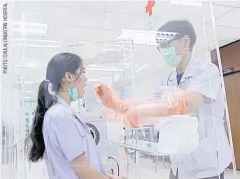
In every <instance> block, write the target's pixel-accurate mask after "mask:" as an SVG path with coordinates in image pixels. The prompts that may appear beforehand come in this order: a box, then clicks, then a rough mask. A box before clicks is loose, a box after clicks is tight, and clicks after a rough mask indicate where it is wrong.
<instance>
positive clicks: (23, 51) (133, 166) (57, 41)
mask: <svg viewBox="0 0 240 179" xmlns="http://www.w3.org/2000/svg"><path fill="white" fill-rule="evenodd" d="M3 6H4V8H3V11H4V13H3V16H2V18H3V20H5V21H3V22H5V23H3V26H4V27H5V28H2V29H3V37H4V40H3V46H2V55H3V54H5V56H4V60H5V62H4V64H3V67H4V68H2V69H1V70H2V71H1V72H2V73H1V74H2V83H1V84H2V87H1V129H0V130H1V136H0V138H1V140H2V143H1V145H0V146H1V147H0V151H1V170H0V176H1V178H3V179H23V178H24V179H32V178H34V179H35V178H38V177H39V178H41V179H43V178H44V179H45V178H46V179H47V178H48V175H47V171H46V167H45V163H44V160H43V161H42V162H39V163H29V162H28V161H27V156H26V153H25V152H24V151H25V150H24V146H25V139H26V137H27V136H28V135H29V130H30V127H31V125H32V119H33V116H34V115H35V109H36V101H37V91H38V87H39V84H40V82H41V81H43V80H44V79H45V75H46V74H45V73H46V66H47V64H48V62H49V60H50V59H51V57H52V56H53V55H55V54H57V53H59V52H72V53H76V54H78V55H79V56H81V58H82V59H83V61H84V65H85V70H86V75H87V78H88V81H87V86H86V89H85V95H84V98H82V99H79V100H77V101H76V102H74V103H72V105H71V106H72V107H73V108H74V110H75V111H76V112H78V113H79V115H80V116H81V118H82V120H83V121H84V122H86V124H87V125H88V127H89V129H90V131H91V134H92V136H93V138H94V140H95V143H96V145H97V148H98V152H99V154H100V157H101V159H102V163H103V165H104V167H105V170H107V171H109V172H111V173H113V174H114V175H119V176H121V177H125V178H128V179H144V178H147V177H150V178H164V179H165V178H169V175H170V173H171V174H173V175H178V178H179V179H182V178H183V179H192V178H193V179H195V178H210V177H218V176H219V177H222V176H223V175H225V178H227V179H230V178H231V179H232V178H236V167H235V160H234V153H233V144H232V135H231V128H230V122H229V115H228V108H227V103H226V96H225V87H224V82H223V76H222V71H221V70H219V69H218V67H221V60H220V55H219V51H218V49H219V47H218V40H217V36H216V27H215V17H214V12H213V4H211V3H209V2H201V1H156V2H155V1H149V2H147V1H139V2H138V1H135V2H128V1H116V2H111V1H104V2H100V1H89V2H88V1H81V2H67V1H66V2H55V1H54V2H47V1H46V2H30V1H29V2H22V1H20V2H18V1H15V2H9V3H8V4H5V5H3ZM6 24H7V25H6ZM6 33H7V35H6ZM4 34H5V35H4ZM212 50H216V52H217V53H216V54H217V57H218V58H217V59H218V67H217V66H216V65H214V64H212V63H211V51H212ZM6 54H7V55H6ZM106 94H107V98H104V100H107V101H108V103H103V95H106ZM105 97H106V96H105ZM107 104H112V105H107ZM116 106H118V107H119V108H116Z"/></svg>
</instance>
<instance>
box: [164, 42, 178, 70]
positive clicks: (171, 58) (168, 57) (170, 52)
mask: <svg viewBox="0 0 240 179" xmlns="http://www.w3.org/2000/svg"><path fill="white" fill-rule="evenodd" d="M161 52H162V55H163V58H164V60H165V61H166V63H167V64H168V65H169V66H171V67H177V66H178V65H179V63H180V61H181V55H177V53H176V48H175V46H173V47H169V48H167V49H162V50H161Z"/></svg>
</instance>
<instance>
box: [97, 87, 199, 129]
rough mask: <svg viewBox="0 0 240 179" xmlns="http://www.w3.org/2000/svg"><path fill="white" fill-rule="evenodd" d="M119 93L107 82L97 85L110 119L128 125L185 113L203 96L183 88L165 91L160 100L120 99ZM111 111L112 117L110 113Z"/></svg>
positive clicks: (137, 125) (142, 123)
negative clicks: (106, 83)
mask: <svg viewBox="0 0 240 179" xmlns="http://www.w3.org/2000/svg"><path fill="white" fill-rule="evenodd" d="M116 94H117V93H116V92H115V91H114V90H113V89H111V88H110V87H108V86H107V85H105V84H100V85H98V86H97V87H96V96H97V98H98V99H99V100H100V101H101V102H102V103H103V104H104V105H105V113H106V114H107V116H108V118H109V119H115V120H119V119H121V120H122V121H123V123H124V124H125V125H126V126H129V127H139V126H142V125H147V124H153V123H156V122H157V120H158V118H159V117H164V116H170V115H184V114H187V113H188V111H189V109H194V108H197V107H199V106H200V105H201V104H202V103H203V97H202V95H201V94H199V93H196V92H185V91H183V90H182V89H176V90H174V91H167V92H165V93H163V95H162V98H161V99H160V100H155V101H149V100H138V99H126V100H120V97H119V96H117V95H116ZM110 113H111V117H110V115H109V114H110Z"/></svg>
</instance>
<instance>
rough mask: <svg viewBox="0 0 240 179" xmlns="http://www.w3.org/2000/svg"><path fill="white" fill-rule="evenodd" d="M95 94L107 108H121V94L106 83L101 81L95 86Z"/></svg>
mask: <svg viewBox="0 0 240 179" xmlns="http://www.w3.org/2000/svg"><path fill="white" fill-rule="evenodd" d="M95 94H96V97H97V99H98V100H99V101H100V102H101V103H102V104H103V105H104V106H105V107H107V108H110V109H113V110H116V111H117V110H119V109H120V96H119V95H118V94H117V92H116V91H115V90H113V89H112V88H110V87H109V86H107V85H106V84H104V83H100V84H98V85H96V87H95Z"/></svg>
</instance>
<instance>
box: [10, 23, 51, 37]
mask: <svg viewBox="0 0 240 179" xmlns="http://www.w3.org/2000/svg"><path fill="white" fill-rule="evenodd" d="M13 31H14V32H20V33H21V34H22V35H36V36H41V37H44V36H45V34H46V31H47V24H40V23H27V22H25V21H18V22H13Z"/></svg>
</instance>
